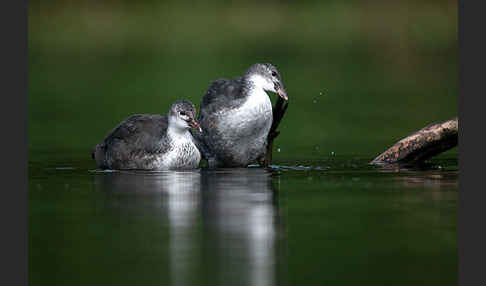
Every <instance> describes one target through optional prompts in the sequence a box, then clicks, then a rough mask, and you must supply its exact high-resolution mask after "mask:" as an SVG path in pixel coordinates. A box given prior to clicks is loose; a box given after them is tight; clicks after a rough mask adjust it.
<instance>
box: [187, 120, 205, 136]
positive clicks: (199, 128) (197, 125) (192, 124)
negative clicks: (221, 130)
mask: <svg viewBox="0 0 486 286" xmlns="http://www.w3.org/2000/svg"><path fill="white" fill-rule="evenodd" d="M189 126H191V127H192V128H195V129H197V130H199V132H201V133H202V129H201V126H199V123H197V121H196V120H194V119H193V118H191V119H190V121H189Z"/></svg>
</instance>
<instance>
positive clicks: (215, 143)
mask: <svg viewBox="0 0 486 286" xmlns="http://www.w3.org/2000/svg"><path fill="white" fill-rule="evenodd" d="M265 91H271V92H274V93H277V94H278V95H279V96H280V97H282V98H283V99H284V100H288V97H287V93H286V92H285V88H284V86H283V84H282V79H281V76H280V73H279V72H278V70H277V68H276V67H274V66H273V65H272V64H270V63H256V64H254V65H252V66H251V67H249V68H248V70H247V71H246V72H245V73H244V75H243V76H241V77H236V78H233V79H225V78H222V79H217V80H215V81H213V82H212V83H211V85H210V86H209V88H208V90H207V91H206V93H205V95H204V96H203V98H202V100H201V104H200V107H199V108H200V109H199V118H198V122H199V124H200V125H201V128H202V129H203V130H204V133H201V134H194V135H195V136H194V137H195V139H196V141H197V142H198V146H199V149H200V151H201V153H202V155H203V158H204V159H206V160H207V162H208V165H209V167H247V166H248V165H249V164H251V163H252V162H254V161H257V162H262V160H263V159H264V157H265V154H266V145H267V135H268V133H269V131H270V127H271V125H272V120H273V118H272V117H273V115H272V102H271V101H270V98H269V97H268V94H267V93H266V92H265Z"/></svg>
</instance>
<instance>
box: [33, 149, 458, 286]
mask: <svg viewBox="0 0 486 286" xmlns="http://www.w3.org/2000/svg"><path fill="white" fill-rule="evenodd" d="M58 158H59V157H58ZM82 162H83V163H73V162H72V161H70V160H69V159H66V158H64V159H62V158H59V159H57V161H55V162H44V163H38V164H31V168H30V178H29V281H30V284H31V285H302V284H305V285H456V284H457V196H458V172H457V160H456V159H453V158H452V159H447V158H445V159H437V160H433V161H432V163H433V166H432V167H431V168H429V169H428V170H420V171H419V170H415V171H414V170H402V171H400V172H397V171H384V170H381V169H377V168H374V167H370V166H368V165H367V164H366V160H363V159H360V160H356V159H352V158H340V157H334V158H328V159H326V160H322V161H315V162H300V163H299V162H295V163H296V164H293V165H292V164H290V163H291V162H285V163H283V164H281V165H279V166H273V168H271V169H268V170H265V169H262V168H248V169H218V170H208V169H201V170H196V171H190V172H162V173H133V172H112V173H106V172H95V171H94V170H93V168H90V166H92V162H90V161H89V160H84V161H82Z"/></svg>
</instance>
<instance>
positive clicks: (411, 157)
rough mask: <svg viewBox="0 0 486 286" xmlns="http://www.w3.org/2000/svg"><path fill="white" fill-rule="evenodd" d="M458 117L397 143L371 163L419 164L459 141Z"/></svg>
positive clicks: (432, 125) (430, 126) (427, 127)
mask: <svg viewBox="0 0 486 286" xmlns="http://www.w3.org/2000/svg"><path fill="white" fill-rule="evenodd" d="M458 123H459V122H458V118H457V117H455V118H452V119H449V120H447V121H444V122H441V123H436V124H431V125H429V126H426V127H424V128H422V129H420V130H418V131H416V132H414V133H413V134H411V135H409V136H407V137H405V138H403V139H402V140H400V141H398V142H397V143H395V145H393V146H391V147H390V148H389V149H388V150H386V151H385V152H383V153H382V154H380V155H379V156H378V157H376V158H375V159H374V160H373V161H371V162H370V163H371V164H374V165H389V164H410V165H411V164H419V163H421V162H423V161H425V160H427V159H429V158H432V157H433V156H436V155H438V154H440V153H442V152H445V151H447V150H449V149H451V148H453V147H455V146H457V143H458V130H459V127H458V125H459V124H458Z"/></svg>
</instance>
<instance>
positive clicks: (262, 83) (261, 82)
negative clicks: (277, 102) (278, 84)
mask: <svg viewBox="0 0 486 286" xmlns="http://www.w3.org/2000/svg"><path fill="white" fill-rule="evenodd" d="M245 79H246V81H247V82H248V83H249V84H250V86H251V87H252V88H253V89H262V90H270V89H271V86H270V84H269V83H268V81H267V80H266V79H265V78H264V77H263V76H261V75H259V74H249V75H246V77H245Z"/></svg>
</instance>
